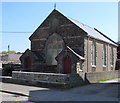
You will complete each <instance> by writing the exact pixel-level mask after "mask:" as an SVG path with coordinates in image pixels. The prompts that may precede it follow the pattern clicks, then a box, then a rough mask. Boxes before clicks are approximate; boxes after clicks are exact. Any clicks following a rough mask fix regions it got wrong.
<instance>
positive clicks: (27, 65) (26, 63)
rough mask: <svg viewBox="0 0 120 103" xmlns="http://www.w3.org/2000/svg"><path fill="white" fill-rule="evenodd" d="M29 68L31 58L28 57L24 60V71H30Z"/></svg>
mask: <svg viewBox="0 0 120 103" xmlns="http://www.w3.org/2000/svg"><path fill="white" fill-rule="evenodd" d="M31 66H32V61H31V58H30V57H29V56H28V57H26V58H25V60H24V68H25V70H27V71H30V69H31Z"/></svg>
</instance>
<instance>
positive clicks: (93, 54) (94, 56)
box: [91, 41, 96, 66]
mask: <svg viewBox="0 0 120 103" xmlns="http://www.w3.org/2000/svg"><path fill="white" fill-rule="evenodd" d="M91 52H92V58H91V59H92V61H91V62H92V66H96V43H95V42H94V41H93V43H92V48H91Z"/></svg>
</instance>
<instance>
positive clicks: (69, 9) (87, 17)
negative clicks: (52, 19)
mask: <svg viewBox="0 0 120 103" xmlns="http://www.w3.org/2000/svg"><path fill="white" fill-rule="evenodd" d="M54 4H55V2H2V30H1V31H0V33H1V34H2V48H1V49H0V51H6V50H7V47H8V45H10V50H15V51H16V52H24V51H25V50H26V49H27V48H29V49H30V40H29V37H30V36H31V35H32V33H33V32H34V31H35V30H36V29H37V27H38V26H39V25H40V24H41V23H42V22H43V21H44V20H45V18H46V17H47V16H48V15H49V14H50V13H51V12H52V10H53V9H54ZM56 9H57V10H58V11H60V12H61V13H62V14H64V15H65V16H68V17H71V18H73V19H75V20H77V21H79V22H81V23H84V24H86V25H88V26H90V27H92V28H97V29H98V30H99V31H101V32H102V33H104V34H105V35H106V36H108V37H110V38H111V39H112V40H114V41H115V42H117V41H118V2H56Z"/></svg>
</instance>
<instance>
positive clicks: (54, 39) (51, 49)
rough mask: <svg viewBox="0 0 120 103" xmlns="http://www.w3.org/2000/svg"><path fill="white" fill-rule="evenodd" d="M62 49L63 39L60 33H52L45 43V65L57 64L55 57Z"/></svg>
mask: <svg viewBox="0 0 120 103" xmlns="http://www.w3.org/2000/svg"><path fill="white" fill-rule="evenodd" d="M63 49H64V41H63V39H62V38H61V36H60V35H58V34H56V33H54V34H53V35H51V36H50V37H49V38H48V40H47V43H46V63H47V65H57V61H56V60H55V57H56V56H57V55H58V54H59V53H60V52H61V51H62V50H63Z"/></svg>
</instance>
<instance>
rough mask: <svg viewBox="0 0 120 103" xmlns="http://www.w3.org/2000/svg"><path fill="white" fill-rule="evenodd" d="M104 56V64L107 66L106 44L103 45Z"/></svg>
mask: <svg viewBox="0 0 120 103" xmlns="http://www.w3.org/2000/svg"><path fill="white" fill-rule="evenodd" d="M102 52H103V53H102V56H103V57H102V58H103V66H106V45H103V51H102Z"/></svg>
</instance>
